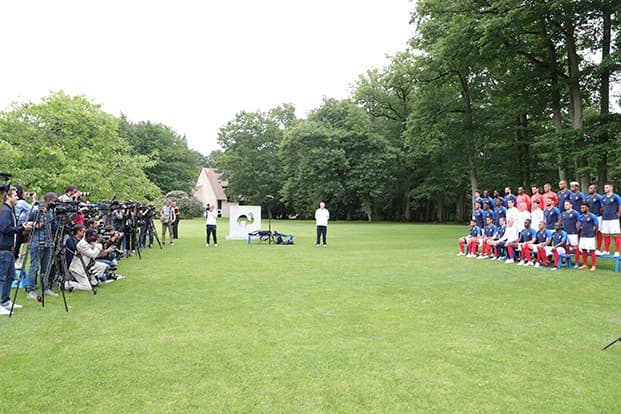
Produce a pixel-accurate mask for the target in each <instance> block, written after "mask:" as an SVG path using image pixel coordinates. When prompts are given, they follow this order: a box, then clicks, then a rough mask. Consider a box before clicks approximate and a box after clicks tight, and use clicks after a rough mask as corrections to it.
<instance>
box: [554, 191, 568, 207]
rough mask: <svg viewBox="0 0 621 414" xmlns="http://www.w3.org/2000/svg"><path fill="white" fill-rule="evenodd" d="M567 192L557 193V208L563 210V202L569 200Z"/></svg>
mask: <svg viewBox="0 0 621 414" xmlns="http://www.w3.org/2000/svg"><path fill="white" fill-rule="evenodd" d="M569 194H571V193H570V191H569V190H565V191H559V192H558V193H557V194H556V195H558V208H560V209H562V210H565V201H566V200H569Z"/></svg>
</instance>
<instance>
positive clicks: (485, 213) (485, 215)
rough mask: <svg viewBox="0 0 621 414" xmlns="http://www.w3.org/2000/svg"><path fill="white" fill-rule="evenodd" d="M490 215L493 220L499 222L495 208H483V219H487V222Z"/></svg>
mask: <svg viewBox="0 0 621 414" xmlns="http://www.w3.org/2000/svg"><path fill="white" fill-rule="evenodd" d="M488 217H491V218H492V220H494V223H497V221H496V214H494V210H483V219H484V220H485V223H487V218H488Z"/></svg>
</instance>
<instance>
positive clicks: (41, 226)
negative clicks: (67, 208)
mask: <svg viewBox="0 0 621 414" xmlns="http://www.w3.org/2000/svg"><path fill="white" fill-rule="evenodd" d="M43 200H44V201H43V207H40V206H38V205H35V206H34V207H33V208H32V210H31V212H30V216H29V217H28V220H29V221H32V222H33V223H34V224H33V226H34V230H33V232H32V234H31V235H30V244H29V249H30V250H29V254H30V268H29V269H28V286H27V287H26V299H35V300H36V299H37V294H36V283H37V274H39V275H40V277H43V276H46V277H47V280H45V281H43V283H44V287H43V294H45V295H46V296H58V294H56V293H54V292H53V291H52V289H51V287H52V286H51V283H50V281H49V279H50V277H49V276H50V275H46V274H45V272H46V270H47V268H48V264H49V261H50V259H51V256H52V250H53V243H54V232H55V230H56V228H55V227H56V226H55V225H54V220H55V217H54V210H53V209H54V206H55V203H56V201H57V200H58V196H57V195H56V193H47V194H46V195H45V197H44V199H43Z"/></svg>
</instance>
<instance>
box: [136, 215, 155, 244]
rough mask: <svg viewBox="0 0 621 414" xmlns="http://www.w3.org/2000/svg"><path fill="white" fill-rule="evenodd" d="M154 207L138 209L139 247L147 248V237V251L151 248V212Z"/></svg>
mask: <svg viewBox="0 0 621 414" xmlns="http://www.w3.org/2000/svg"><path fill="white" fill-rule="evenodd" d="M154 211H155V207H154V206H153V204H148V205H146V206H143V207H142V208H141V209H140V216H139V218H138V225H139V226H140V247H141V248H145V247H146V246H147V237H148V238H149V244H148V246H149V249H150V248H151V247H153V212H154Z"/></svg>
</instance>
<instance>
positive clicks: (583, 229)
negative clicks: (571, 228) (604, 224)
mask: <svg viewBox="0 0 621 414" xmlns="http://www.w3.org/2000/svg"><path fill="white" fill-rule="evenodd" d="M579 222H580V237H586V238H591V237H595V226H597V224H598V223H597V217H596V216H595V214H593V213H589V214H583V215H581V216H580V220H579Z"/></svg>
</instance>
